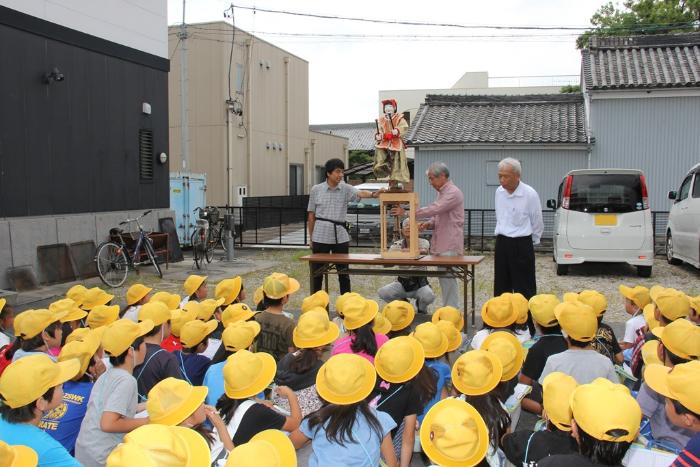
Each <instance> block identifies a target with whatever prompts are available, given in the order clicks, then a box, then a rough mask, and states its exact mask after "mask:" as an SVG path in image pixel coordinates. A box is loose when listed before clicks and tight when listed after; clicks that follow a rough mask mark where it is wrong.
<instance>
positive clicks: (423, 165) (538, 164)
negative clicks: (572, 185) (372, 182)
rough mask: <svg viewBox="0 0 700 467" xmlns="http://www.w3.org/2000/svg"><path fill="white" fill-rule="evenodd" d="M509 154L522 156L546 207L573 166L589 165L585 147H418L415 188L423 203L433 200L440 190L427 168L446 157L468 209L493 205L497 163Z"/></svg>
mask: <svg viewBox="0 0 700 467" xmlns="http://www.w3.org/2000/svg"><path fill="white" fill-rule="evenodd" d="M505 157H514V158H516V159H518V160H520V162H521V164H522V167H523V174H522V180H523V181H524V182H525V183H527V184H528V185H530V186H532V187H533V188H534V189H535V190H537V193H539V195H540V201H541V203H542V208H543V209H546V205H545V203H546V200H547V199H549V198H556V197H557V196H556V195H557V190H558V189H559V184H560V183H561V181H562V178H563V177H564V175H566V173H567V172H568V171H569V170H573V169H583V168H586V164H587V158H588V152H587V151H586V150H585V149H578V150H567V149H545V148H542V147H539V148H536V149H515V148H507V149H506V148H504V149H500V148H497V149H456V150H440V149H438V150H426V149H417V150H416V158H415V172H414V173H415V191H416V192H417V193H418V196H419V199H420V204H421V206H425V205H427V204H430V203H431V202H433V201H434V200H435V198H436V197H437V192H436V191H435V190H434V189H433V187H431V186H430V184H429V183H428V179H427V177H426V176H425V171H426V170H427V168H428V167H429V166H430V164H432V163H433V162H438V161H442V162H444V163H445V164H447V166H448V167H449V168H450V178H451V179H452V181H453V182H454V183H455V184H456V185H457V186H458V187H459V188H460V189H461V190H462V192H463V193H464V208H465V209H493V208H494V194H495V192H496V188H498V174H497V169H496V165H497V163H498V161H500V160H501V159H503V158H505Z"/></svg>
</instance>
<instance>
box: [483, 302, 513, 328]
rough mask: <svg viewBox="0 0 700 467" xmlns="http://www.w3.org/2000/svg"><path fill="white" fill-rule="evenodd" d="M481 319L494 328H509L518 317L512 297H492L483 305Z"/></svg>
mask: <svg viewBox="0 0 700 467" xmlns="http://www.w3.org/2000/svg"><path fill="white" fill-rule="evenodd" d="M481 319H482V320H483V321H484V323H486V324H488V325H489V326H491V327H493V328H507V327H508V326H510V325H511V324H513V323H515V320H516V319H518V313H517V311H516V310H515V309H514V308H513V304H512V303H511V301H510V298H508V297H507V296H505V297H504V296H503V295H501V296H499V297H493V298H490V299H488V300H487V301H486V303H484V305H483V306H482V307H481Z"/></svg>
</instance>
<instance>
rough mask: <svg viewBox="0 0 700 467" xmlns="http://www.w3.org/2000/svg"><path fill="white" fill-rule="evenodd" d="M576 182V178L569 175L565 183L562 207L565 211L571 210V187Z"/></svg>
mask: <svg viewBox="0 0 700 467" xmlns="http://www.w3.org/2000/svg"><path fill="white" fill-rule="evenodd" d="M573 182H574V176H573V175H568V176H567V177H566V181H565V182H564V193H562V198H561V207H562V208H564V209H569V201H570V199H571V185H572V184H573Z"/></svg>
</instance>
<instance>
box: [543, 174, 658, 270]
mask: <svg viewBox="0 0 700 467" xmlns="http://www.w3.org/2000/svg"><path fill="white" fill-rule="evenodd" d="M547 207H549V208H551V209H555V210H556V213H555V216H554V261H555V262H556V263H557V275H563V274H567V273H568V272H569V266H570V265H572V264H581V263H585V262H602V263H628V264H631V265H633V266H636V268H637V274H638V275H639V276H641V277H649V276H651V267H652V265H653V264H654V240H653V239H654V235H653V225H652V220H651V210H650V209H649V195H648V193H647V186H646V181H645V179H644V174H643V173H642V172H641V171H639V170H628V169H584V170H572V171H571V172H569V173H568V174H567V175H566V177H564V180H563V181H562V182H561V185H559V197H558V199H557V200H554V199H550V200H548V201H547Z"/></svg>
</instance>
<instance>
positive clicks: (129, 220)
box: [119, 209, 153, 228]
mask: <svg viewBox="0 0 700 467" xmlns="http://www.w3.org/2000/svg"><path fill="white" fill-rule="evenodd" d="M151 212H153V209H149V210H148V211H144V212H143V214H141V215H140V216H139V217H137V218H135V219H125V220H123V221H122V222H120V223H119V225H125V224H130V223H131V222H136V224H137V225H138V226H139V228H141V224H140V223H139V219H141V218H142V217H144V216H147V215H149V214H150V213H151Z"/></svg>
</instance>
